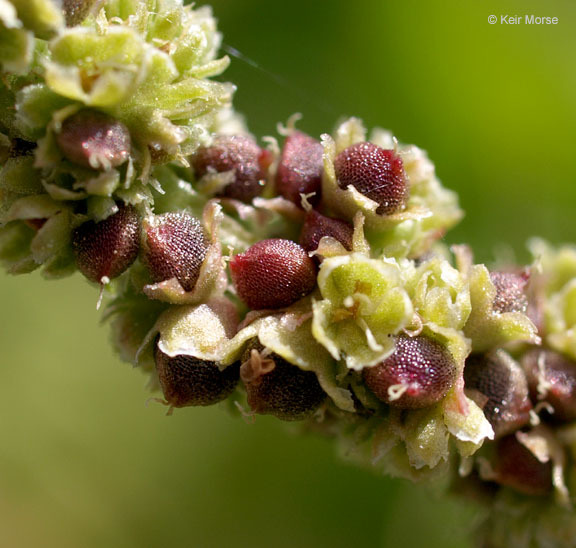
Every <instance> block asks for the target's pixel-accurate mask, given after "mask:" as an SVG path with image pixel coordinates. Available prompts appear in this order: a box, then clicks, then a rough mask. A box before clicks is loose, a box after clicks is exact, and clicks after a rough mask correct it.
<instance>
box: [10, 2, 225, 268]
mask: <svg viewBox="0 0 576 548" xmlns="http://www.w3.org/2000/svg"><path fill="white" fill-rule="evenodd" d="M99 7H100V9H98V8H99ZM79 16H82V17H79ZM78 19H80V20H79V21H78ZM70 21H72V22H77V23H78V24H75V25H70ZM67 23H68V26H67ZM219 46H220V35H219V34H218V32H217V31H216V24H215V21H214V19H213V18H212V15H211V12H210V10H209V9H208V8H201V9H198V10H193V9H192V8H191V7H189V6H187V7H184V6H183V5H182V1H180V0H146V1H136V0H116V1H107V2H105V3H104V4H102V2H97V3H94V2H86V1H82V2H78V1H75V2H74V1H70V0H68V1H65V2H64V11H62V9H61V7H60V0H34V1H28V0H25V1H24V0H22V1H19V0H18V1H16V0H14V1H8V0H3V1H2V3H0V63H1V66H2V69H3V72H2V82H1V83H0V104H1V105H2V108H1V109H0V110H1V113H2V114H1V115H0V159H1V161H2V166H3V168H2V171H1V172H0V193H1V194H0V195H1V201H0V204H1V205H0V214H1V216H2V217H1V221H2V223H3V224H4V225H5V226H4V227H3V228H1V229H0V241H1V242H2V244H1V246H0V257H1V258H2V259H3V260H4V261H5V262H6V263H7V265H8V268H9V270H10V271H11V272H14V273H20V272H29V271H31V270H34V269H35V268H38V267H39V266H42V267H43V270H44V274H45V275H46V276H48V277H60V276H65V275H67V274H70V273H71V272H73V271H74V270H75V266H74V260H73V255H72V251H71V246H70V234H71V232H72V231H73V229H74V228H76V227H77V226H79V225H80V224H82V223H83V222H85V221H86V220H88V219H92V220H95V221H99V220H102V219H105V218H106V217H108V216H110V215H111V214H112V213H115V212H116V211H118V204H119V203H125V204H132V205H134V206H137V207H138V208H139V209H140V210H141V211H143V212H144V211H146V210H148V209H150V208H151V207H152V206H153V202H154V196H153V192H152V189H156V190H157V191H158V192H160V193H161V192H163V189H162V183H161V182H160V181H159V179H158V176H157V175H156V174H155V172H154V171H155V169H156V168H157V167H158V166H161V165H164V164H167V163H173V164H174V165H182V166H187V165H188V164H187V159H186V158H187V156H188V155H189V154H190V153H192V152H193V151H194V150H195V149H196V148H198V146H200V145H201V144H202V143H206V142H208V141H209V139H210V135H211V134H212V132H214V131H220V130H222V129H223V127H224V126H226V125H233V124H234V121H233V120H232V117H233V114H232V113H231V111H230V102H231V96H232V94H233V91H234V86H232V85H231V84H225V83H221V82H217V81H213V80H210V77H212V76H216V75H219V74H220V73H221V72H222V71H223V70H224V69H225V68H226V67H227V65H228V63H229V60H228V58H227V57H222V58H217V57H216V55H217V52H218V48H219ZM97 123H99V124H100V127H99V129H100V131H101V133H106V132H109V134H108V141H106V142H104V143H96V144H95V145H94V146H93V147H92V148H91V147H90V138H93V137H94V136H93V135H90V134H89V132H90V127H83V126H90V124H92V125H93V126H94V125H96V124H97ZM95 131H96V130H93V132H95ZM110 135H111V136H110ZM81 147H83V148H81ZM82 154H85V158H84V160H85V161H83V162H82V161H79V159H78V157H79V156H81V155H82ZM38 220H43V226H41V227H40V228H39V229H38V230H35V228H38V227H37V226H34V227H31V226H30V225H38V222H37V221H38Z"/></svg>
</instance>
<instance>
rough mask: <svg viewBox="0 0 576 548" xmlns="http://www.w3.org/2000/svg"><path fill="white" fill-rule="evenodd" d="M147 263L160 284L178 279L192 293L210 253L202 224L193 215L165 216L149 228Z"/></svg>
mask: <svg viewBox="0 0 576 548" xmlns="http://www.w3.org/2000/svg"><path fill="white" fill-rule="evenodd" d="M144 230H145V235H146V238H145V245H144V250H143V261H144V263H145V264H146V265H147V266H148V269H149V271H150V275H151V277H152V280H153V281H154V282H156V283H159V282H163V281H165V280H170V279H172V278H176V279H177V280H178V281H179V282H180V285H181V286H182V288H183V289H184V290H185V291H192V290H193V289H194V286H195V285H196V282H197V280H198V276H199V275H200V268H201V266H202V262H203V261H204V258H205V257H206V253H207V250H208V241H207V239H206V236H205V235H204V230H203V228H202V225H201V224H200V222H199V221H198V219H196V218H195V217H192V215H190V214H188V213H185V212H181V213H164V214H163V215H158V216H156V217H154V218H153V219H152V220H151V221H150V222H148V223H147V224H146V225H145V227H144Z"/></svg>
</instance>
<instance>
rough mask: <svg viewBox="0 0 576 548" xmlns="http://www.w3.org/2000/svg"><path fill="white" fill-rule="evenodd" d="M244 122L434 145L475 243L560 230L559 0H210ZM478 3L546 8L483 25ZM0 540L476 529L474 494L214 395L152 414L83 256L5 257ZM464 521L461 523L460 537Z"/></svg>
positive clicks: (406, 536) (323, 536)
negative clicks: (353, 129) (56, 262)
mask: <svg viewBox="0 0 576 548" xmlns="http://www.w3.org/2000/svg"><path fill="white" fill-rule="evenodd" d="M212 5H213V6H214V11H215V13H216V15H217V17H218V18H219V20H220V27H221V30H222V32H223V33H224V35H225V42H226V43H227V44H229V45H230V46H232V47H234V48H237V49H238V50H240V51H241V52H242V53H243V54H244V55H245V56H247V57H249V58H250V59H252V60H253V61H255V62H256V63H257V64H258V65H259V66H260V67H262V69H261V70H259V69H258V70H257V69H254V68H253V67H252V66H250V64H248V63H246V62H243V61H241V60H237V59H236V60H233V64H232V67H231V68H230V70H229V71H228V73H227V77H228V79H230V80H231V81H234V82H235V83H237V84H238V87H239V91H238V94H237V101H236V104H237V106H238V108H239V109H240V110H241V111H242V112H244V113H245V114H246V116H247V118H248V120H249V124H250V127H251V129H252V130H253V131H254V132H255V133H256V134H258V135H265V134H274V132H275V125H276V122H278V121H285V120H286V119H287V118H288V116H289V115H290V114H292V113H293V112H295V111H299V112H302V113H303V115H304V119H303V121H302V122H301V124H300V127H301V128H303V129H304V130H306V131H308V132H310V133H312V134H314V135H319V134H320V133H322V132H325V131H329V130H331V129H332V128H333V126H334V124H335V122H336V121H337V119H338V118H339V117H341V116H344V115H357V116H360V117H362V118H364V120H365V122H366V124H367V125H368V126H369V127H373V126H375V125H380V126H383V127H387V128H389V129H391V130H393V131H394V133H395V134H396V135H397V136H398V138H399V139H400V140H402V141H405V142H412V143H416V144H418V145H419V146H421V147H423V148H425V149H426V150H428V151H429V153H430V156H431V158H432V159H433V160H434V161H435V163H436V166H437V171H438V174H439V176H440V178H441V179H442V181H443V182H444V183H445V184H446V186H448V187H450V188H453V189H455V190H457V191H458V192H459V193H460V196H461V202H462V205H463V207H464V209H465V210H466V213H467V215H466V218H465V220H464V221H463V223H462V224H461V226H460V227H459V228H457V229H456V230H454V231H453V232H452V233H451V234H450V235H449V236H448V241H450V242H459V241H466V242H469V243H471V244H472V245H473V246H474V248H475V250H476V252H477V259H478V260H479V261H490V260H491V259H492V258H493V256H494V253H495V252H498V253H500V252H501V250H502V249H503V248H505V246H509V249H510V250H513V252H515V253H516V255H517V257H519V258H520V259H525V258H526V257H527V255H526V253H525V251H524V242H525V240H526V239H527V238H528V237H530V236H532V235H540V236H544V237H546V238H548V239H550V240H552V241H554V242H561V241H576V224H575V223H574V222H573V219H574V203H575V201H576V184H575V183H576V154H575V152H574V147H575V144H576V139H575V129H576V103H575V101H574V97H575V95H576V71H574V53H575V49H576V48H575V46H576V32H575V31H576V4H575V3H573V2H570V1H565V2H562V1H558V0H556V1H554V0H547V1H546V2H544V1H543V0H541V1H538V2H527V1H522V2H520V1H501V2H485V1H480V2H461V1H456V0H449V1H444V2H429V1H425V0H405V1H403V2H387V1H384V0H359V1H357V2H355V3H352V2H344V1H335V0H330V1H324V0H316V1H315V2H311V1H310V0H308V1H304V0H293V1H291V2H278V3H271V2H269V1H264V0H242V1H239V0H237V1H232V0H216V1H214V2H213V4H212ZM491 14H495V15H497V16H498V17H500V15H503V14H511V15H512V14H517V15H524V14H535V15H538V14H541V15H545V16H556V17H558V18H559V24H558V25H554V26H525V25H521V26H502V25H501V24H500V23H498V24H496V25H489V24H488V21H487V19H488V16H489V15H491ZM0 279H1V281H0V302H1V303H2V312H3V314H4V316H3V320H2V322H1V324H0V349H1V350H0V360H1V362H2V363H1V367H0V421H1V430H0V432H1V435H2V437H1V441H0V546H2V547H4V546H9V547H31V546H42V547H53V546H54V547H56V546H57V547H62V548H68V547H79V546H81V547H89V548H91V547H101V546H109V547H113V548H115V547H179V548H180V547H188V546H191V547H201V548H203V547H228V546H250V547H251V548H269V547H292V546H301V547H319V548H320V547H324V546H325V547H330V548H336V547H344V546H350V545H355V546H362V547H364V546H366V547H372V546H375V547H403V546H410V547H412V546H423V545H426V546H428V547H436V546H438V547H440V546H442V547H443V548H457V547H471V546H472V542H471V540H470V535H469V533H470V532H471V531H472V530H473V525H474V523H475V522H476V521H477V519H478V516H477V514H476V512H475V510H474V509H473V508H470V507H467V506H463V505H462V504H461V503H460V502H458V501H452V500H444V499H441V498H438V497H436V496H435V495H433V494H431V493H428V492H426V491H424V490H423V489H422V488H419V487H414V486H412V485H409V484H407V483H406V482H403V481H396V480H390V479H387V478H382V477H379V476H376V475H374V474H372V473H371V472H370V471H367V470H361V469H356V468H354V467H352V466H350V465H347V464H346V463H344V462H343V461H341V460H340V459H339V458H338V457H337V455H336V454H335V451H334V448H333V447H332V445H331V443H330V442H329V441H327V440H323V439H316V438H312V437H297V436H293V435H291V434H290V433H289V432H287V429H286V428H285V427H284V425H283V424H281V423H280V422H279V421H276V420H274V419H268V418H258V420H257V421H256V422H255V424H247V423H245V422H244V421H242V420H239V419H235V418H232V417H229V416H228V415H227V414H226V413H225V412H224V411H223V410H221V409H219V408H215V409H212V408H210V409H189V410H182V411H179V412H176V413H175V414H174V416H172V417H165V416H164V413H165V409H164V408H162V407H160V406H158V405H156V404H153V403H151V404H150V405H146V400H147V398H148V397H149V394H148V392H147V391H146V390H145V387H144V379H143V377H142V376H141V375H140V373H139V372H138V371H134V370H132V369H131V368H130V367H129V366H127V365H125V364H122V363H120V362H119V360H118V359H117V358H116V357H115V356H114V355H113V354H112V352H111V351H110V349H109V345H108V341H107V336H108V335H107V331H106V328H105V327H101V326H100V325H99V323H98V322H99V314H98V313H97V312H96V310H95V304H96V292H95V290H94V289H93V288H91V287H89V286H88V285H87V284H86V283H84V282H83V280H81V279H80V278H79V277H74V278H73V279H69V280H65V281H60V282H45V281H43V280H41V279H40V277H39V276H36V275H30V276H26V277H20V278H12V277H7V276H6V275H3V274H2V275H0ZM467 539H468V540H467Z"/></svg>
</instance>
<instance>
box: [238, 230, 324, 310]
mask: <svg viewBox="0 0 576 548" xmlns="http://www.w3.org/2000/svg"><path fill="white" fill-rule="evenodd" d="M230 272H231V273H232V281H233V282H234V287H235V288H236V291H237V293H238V296H239V297H240V298H241V299H242V300H243V301H244V302H245V303H246V304H247V305H248V306H249V307H250V308H251V309H253V310H262V309H266V308H283V307H285V306H289V305H291V304H292V303H294V302H296V301H297V300H299V299H301V298H302V297H304V296H305V295H308V293H310V292H311V291H312V290H313V289H314V287H315V285H316V265H315V264H314V261H313V260H312V259H311V258H310V257H309V256H308V253H306V251H304V249H302V248H301V247H300V246H299V245H298V244H296V243H294V242H292V241H290V240H283V239H280V238H273V239H270V240H262V241H260V242H258V243H257V244H254V245H253V246H251V247H249V248H248V249H247V250H246V251H245V252H244V253H241V254H240V255H236V256H235V257H234V258H233V259H232V260H231V261H230Z"/></svg>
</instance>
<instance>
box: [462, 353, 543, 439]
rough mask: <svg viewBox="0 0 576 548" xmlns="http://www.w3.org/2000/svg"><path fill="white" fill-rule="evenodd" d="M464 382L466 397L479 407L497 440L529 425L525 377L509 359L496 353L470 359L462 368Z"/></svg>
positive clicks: (530, 405) (529, 405) (529, 408)
mask: <svg viewBox="0 0 576 548" xmlns="http://www.w3.org/2000/svg"><path fill="white" fill-rule="evenodd" d="M464 382H465V387H466V391H467V392H468V395H469V396H470V397H471V398H472V399H473V400H474V401H475V402H476V403H477V404H478V405H479V406H480V407H482V410H483V411H484V415H485V416H486V418H487V419H488V421H489V422H490V424H491V425H492V427H493V428H494V433H495V435H496V437H501V436H504V435H506V434H510V433H511V432H514V431H516V430H518V429H519V428H521V427H522V426H525V425H526V424H528V423H529V422H530V410H531V409H532V404H531V403H530V399H529V397H528V383H527V381H526V376H525V375H524V372H523V371H522V368H521V367H520V366H519V365H518V364H517V363H516V362H515V361H514V360H512V358H510V357H509V356H507V355H502V354H499V353H497V352H494V353H490V354H487V355H483V356H470V357H469V358H468V359H467V360H466V365H465V367H464ZM478 393H479V394H478Z"/></svg>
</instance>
